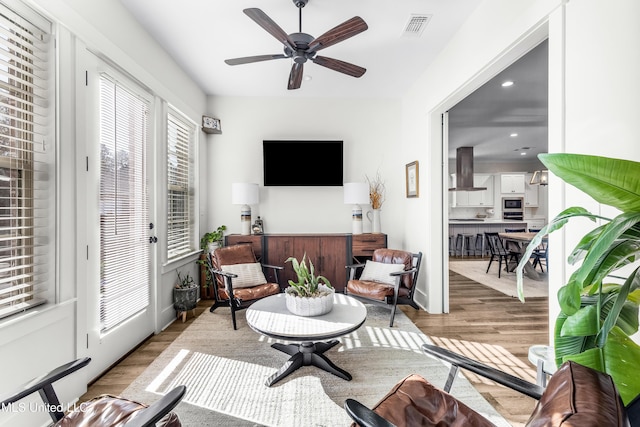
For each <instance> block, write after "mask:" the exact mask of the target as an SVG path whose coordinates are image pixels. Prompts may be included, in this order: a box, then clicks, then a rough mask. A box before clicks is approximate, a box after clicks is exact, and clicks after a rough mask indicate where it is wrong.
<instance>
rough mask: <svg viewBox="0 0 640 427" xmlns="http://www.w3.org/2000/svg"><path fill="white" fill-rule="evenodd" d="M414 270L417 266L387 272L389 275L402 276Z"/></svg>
mask: <svg viewBox="0 0 640 427" xmlns="http://www.w3.org/2000/svg"><path fill="white" fill-rule="evenodd" d="M416 271H418V269H417V268H412V269H411V270H402V271H394V272H393V273H389V276H404V275H406V274H413V273H415V272H416Z"/></svg>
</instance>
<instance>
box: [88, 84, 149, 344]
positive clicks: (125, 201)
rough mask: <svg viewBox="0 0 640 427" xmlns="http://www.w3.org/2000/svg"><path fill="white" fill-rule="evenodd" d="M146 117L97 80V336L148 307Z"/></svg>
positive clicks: (131, 98)
mask: <svg viewBox="0 0 640 427" xmlns="http://www.w3.org/2000/svg"><path fill="white" fill-rule="evenodd" d="M148 113H149V105H148V103H147V102H146V101H145V100H144V99H141V98H140V97H138V96H136V94H134V93H133V92H131V91H129V90H128V89H127V88H125V87H123V86H122V85H121V84H119V83H118V82H116V81H114V80H112V79H111V78H110V77H109V76H108V75H106V74H105V75H102V76H101V77H100V322H101V331H102V332H105V331H107V330H109V329H110V328H113V327H114V326H116V325H118V324H120V323H121V322H123V321H124V320H126V319H128V318H129V317H131V316H133V315H134V314H136V313H137V312H139V311H141V310H143V309H145V308H146V307H147V306H148V305H149V281H150V274H149V240H148V239H149V234H148V230H149V219H148V206H147V205H148V200H147V189H146V145H147V135H148Z"/></svg>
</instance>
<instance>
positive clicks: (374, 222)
mask: <svg viewBox="0 0 640 427" xmlns="http://www.w3.org/2000/svg"><path fill="white" fill-rule="evenodd" d="M367 218H368V219H369V221H371V232H372V233H381V232H382V231H381V229H380V209H374V210H372V211H369V212H367Z"/></svg>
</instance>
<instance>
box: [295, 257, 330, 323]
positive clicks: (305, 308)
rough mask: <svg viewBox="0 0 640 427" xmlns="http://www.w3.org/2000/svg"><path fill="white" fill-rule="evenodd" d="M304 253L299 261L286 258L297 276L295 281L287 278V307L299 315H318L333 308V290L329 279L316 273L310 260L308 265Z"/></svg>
mask: <svg viewBox="0 0 640 427" xmlns="http://www.w3.org/2000/svg"><path fill="white" fill-rule="evenodd" d="M306 258H307V254H306V253H305V254H304V256H303V257H302V260H301V261H298V260H297V259H296V258H294V257H289V258H287V260H286V262H290V263H291V265H292V266H293V271H295V273H296V276H297V278H298V281H297V282H294V281H293V280H289V287H288V288H287V289H285V291H284V292H285V299H286V304H287V309H288V310H289V311H290V312H292V313H293V314H297V315H299V316H320V315H322V314H326V313H328V312H330V311H331V310H332V309H333V295H334V293H335V290H334V289H333V286H331V283H330V282H329V279H327V278H326V277H324V276H321V275H316V274H315V268H314V266H313V263H312V262H311V260H309V267H307V262H306Z"/></svg>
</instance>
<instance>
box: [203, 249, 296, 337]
mask: <svg viewBox="0 0 640 427" xmlns="http://www.w3.org/2000/svg"><path fill="white" fill-rule="evenodd" d="M207 266H208V268H209V271H210V272H211V277H213V279H214V280H213V286H214V293H213V294H214V299H215V302H214V303H213V305H212V306H211V308H210V309H209V311H211V312H213V311H214V310H215V309H216V308H218V307H226V306H229V307H230V308H231V320H232V322H233V329H238V328H237V325H236V311H237V310H241V309H244V308H247V307H249V306H250V305H251V304H252V303H253V302H255V301H256V300H259V299H260V298H264V297H267V296H269V295H274V294H277V293H280V292H282V289H281V288H280V282H279V279H278V271H280V270H283V269H284V267H280V266H275V265H266V264H260V263H259V262H257V260H256V256H255V254H254V252H253V248H252V247H251V245H250V244H241V245H232V246H225V247H222V248H218V249H216V250H215V251H214V252H213V253H211V254H210V255H209V256H207ZM265 269H269V270H270V271H272V273H273V277H274V279H273V281H269V280H267V278H266V276H265V274H264V272H265Z"/></svg>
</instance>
